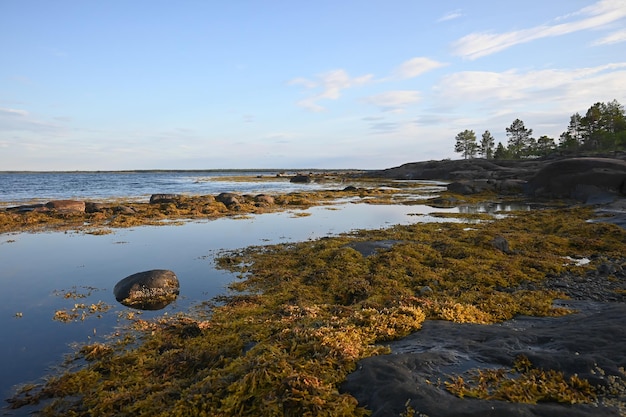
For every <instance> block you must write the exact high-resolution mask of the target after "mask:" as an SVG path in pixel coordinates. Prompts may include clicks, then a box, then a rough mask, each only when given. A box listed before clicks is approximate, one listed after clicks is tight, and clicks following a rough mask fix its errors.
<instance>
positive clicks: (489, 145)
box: [479, 130, 495, 159]
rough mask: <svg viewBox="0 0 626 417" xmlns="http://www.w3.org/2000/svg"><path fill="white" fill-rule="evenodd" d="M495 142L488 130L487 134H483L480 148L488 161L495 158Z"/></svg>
mask: <svg viewBox="0 0 626 417" xmlns="http://www.w3.org/2000/svg"><path fill="white" fill-rule="evenodd" d="M494 142H495V139H494V138H493V136H492V135H491V132H489V131H488V130H485V133H483V136H482V139H481V141H480V146H479V152H480V154H481V155H482V156H484V157H485V158H487V159H491V158H493V152H494V149H493V147H494Z"/></svg>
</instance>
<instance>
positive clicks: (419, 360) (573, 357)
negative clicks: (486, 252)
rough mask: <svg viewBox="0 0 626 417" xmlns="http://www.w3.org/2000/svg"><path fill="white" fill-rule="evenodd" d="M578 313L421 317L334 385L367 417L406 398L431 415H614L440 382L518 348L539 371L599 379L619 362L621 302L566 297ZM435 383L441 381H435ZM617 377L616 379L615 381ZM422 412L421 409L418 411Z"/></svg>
mask: <svg viewBox="0 0 626 417" xmlns="http://www.w3.org/2000/svg"><path fill="white" fill-rule="evenodd" d="M568 304H570V305H569V306H570V307H571V308H573V309H575V310H576V311H577V313H576V314H571V315H568V316H564V317H558V318H554V317H523V316H520V317H517V318H515V319H514V320H510V321H508V322H505V323H502V324H496V325H483V324H467V323H465V324H458V323H452V322H448V321H443V320H427V321H426V322H424V324H423V326H422V329H421V330H420V331H418V332H415V333H413V334H412V335H409V336H407V337H406V338H404V339H401V340H398V341H395V342H391V343H389V346H390V348H391V351H392V354H390V355H378V356H372V357H369V358H366V359H363V360H361V361H359V363H358V365H357V369H356V370H355V371H354V372H353V373H352V374H350V375H348V377H347V380H346V382H345V383H343V384H342V386H341V391H342V392H347V393H349V394H351V395H353V396H354V397H355V398H356V399H357V400H358V402H359V405H361V406H364V407H367V408H368V409H369V410H371V411H372V417H383V416H399V415H403V413H405V412H406V409H407V404H409V405H410V406H411V407H412V408H413V409H414V410H416V414H415V415H428V416H430V417H470V416H471V417H474V416H475V417H478V416H491V417H509V416H517V417H573V416H578V417H595V416H616V417H617V416H619V415H620V413H619V409H618V407H617V406H611V405H610V404H602V403H600V404H575V405H572V404H562V403H557V402H549V401H544V402H539V403H537V404H520V403H512V402H506V401H496V400H477V399H472V398H467V397H465V398H458V397H455V396H453V395H452V394H450V393H449V392H448V391H447V390H446V389H445V385H444V382H445V381H446V380H447V379H448V378H449V377H450V376H451V375H462V376H463V377H467V375H466V374H465V373H464V372H465V371H466V370H468V369H476V368H479V369H493V368H508V369H510V368H511V366H512V364H513V361H514V360H515V358H516V357H517V356H518V355H520V354H522V355H525V356H527V357H528V358H529V359H530V361H531V362H532V364H533V365H534V366H535V367H537V368H541V369H555V370H558V371H561V372H563V373H564V374H565V375H566V376H568V377H569V376H571V375H578V376H579V377H581V378H584V379H587V380H589V381H590V382H591V383H592V384H594V385H595V384H606V379H607V377H605V376H603V375H602V374H601V373H599V372H598V369H602V370H603V372H605V373H606V375H607V376H609V375H611V376H614V375H615V376H619V375H621V373H620V368H621V367H624V366H626V329H625V328H624V323H625V322H624V320H623V318H624V314H626V305H625V304H623V303H593V302H587V301H585V302H573V301H568ZM439 381H441V382H439ZM621 381H623V380H621ZM419 413H422V414H419Z"/></svg>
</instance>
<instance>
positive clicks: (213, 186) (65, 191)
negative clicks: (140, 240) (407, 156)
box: [0, 169, 345, 207]
mask: <svg viewBox="0 0 626 417" xmlns="http://www.w3.org/2000/svg"><path fill="white" fill-rule="evenodd" d="M339 172H344V173H345V171H319V170H300V171H296V170H285V169H275V170H219V171H218V170H206V171H97V172H0V207H1V206H8V205H12V204H20V203H26V202H29V203H36V202H46V201H50V200H61V199H84V200H90V201H95V200H110V199H116V198H124V199H127V200H131V201H133V200H134V201H139V200H142V199H145V198H149V197H150V195H151V194H189V195H207V194H219V193H221V192H235V191H236V192H239V193H243V194H248V193H264V192H265V193H268V192H291V191H299V190H313V189H320V188H334V187H340V186H341V183H337V184H332V183H324V184H320V183H315V182H313V183H306V184H302V183H291V182H290V181H289V178H290V176H292V175H295V174H298V173H303V174H309V173H317V174H319V173H339ZM235 178H236V179H235ZM245 178H250V181H245ZM242 179H243V180H242ZM259 179H262V181H259ZM343 186H344V187H345V184H344V185H343Z"/></svg>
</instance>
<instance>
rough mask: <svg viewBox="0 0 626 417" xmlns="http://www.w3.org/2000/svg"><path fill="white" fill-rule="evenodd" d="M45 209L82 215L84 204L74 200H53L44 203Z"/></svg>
mask: <svg viewBox="0 0 626 417" xmlns="http://www.w3.org/2000/svg"><path fill="white" fill-rule="evenodd" d="M46 208H47V209H48V210H54V211H58V212H61V213H84V212H85V202H84V201H76V200H53V201H49V202H47V203H46Z"/></svg>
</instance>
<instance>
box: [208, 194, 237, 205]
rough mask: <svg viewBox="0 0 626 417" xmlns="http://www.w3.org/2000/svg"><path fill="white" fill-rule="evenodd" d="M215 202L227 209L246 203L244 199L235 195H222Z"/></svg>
mask: <svg viewBox="0 0 626 417" xmlns="http://www.w3.org/2000/svg"><path fill="white" fill-rule="evenodd" d="M215 200H217V201H219V202H220V203H223V204H224V205H225V206H226V207H230V206H237V205H239V204H241V203H242V202H243V201H244V197H243V196H241V195H239V194H235V193H220V194H219V195H218V196H217V197H215Z"/></svg>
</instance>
